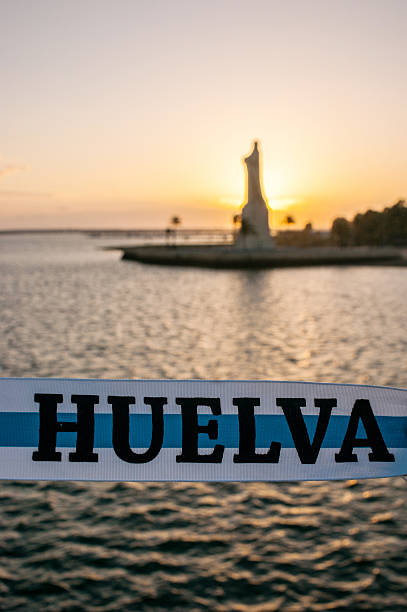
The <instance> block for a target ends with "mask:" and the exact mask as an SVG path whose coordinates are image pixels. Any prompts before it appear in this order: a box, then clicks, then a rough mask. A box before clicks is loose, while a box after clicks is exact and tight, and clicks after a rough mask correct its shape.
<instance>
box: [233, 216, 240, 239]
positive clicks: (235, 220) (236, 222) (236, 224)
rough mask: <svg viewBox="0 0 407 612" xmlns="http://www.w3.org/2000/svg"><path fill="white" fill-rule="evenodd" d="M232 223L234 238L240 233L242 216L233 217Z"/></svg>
mask: <svg viewBox="0 0 407 612" xmlns="http://www.w3.org/2000/svg"><path fill="white" fill-rule="evenodd" d="M232 223H233V234H234V236H236V234H237V232H238V227H239V225H240V224H241V223H242V215H239V214H236V215H233V217H232Z"/></svg>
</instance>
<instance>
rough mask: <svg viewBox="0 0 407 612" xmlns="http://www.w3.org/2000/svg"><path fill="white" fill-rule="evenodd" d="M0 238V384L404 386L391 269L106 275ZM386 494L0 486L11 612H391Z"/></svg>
mask: <svg viewBox="0 0 407 612" xmlns="http://www.w3.org/2000/svg"><path fill="white" fill-rule="evenodd" d="M101 244H102V243H101V242H100V241H95V240H90V239H88V238H86V237H84V236H80V235H63V234H61V235H51V236H30V235H26V236H2V237H0V279H1V280H0V282H1V292H0V313H1V317H0V375H1V376H55V377H58V376H61V377H62V376H64V377H65V376H67V377H89V378H98V377H101V378H102V377H104V378H115V377H118V378H209V379H217V378H218V379H222V378H250V379H277V380H278V379H288V380H314V381H318V382H325V381H328V382H349V383H362V384H376V385H391V386H398V387H407V362H406V360H405V358H404V356H405V354H406V349H407V338H406V334H405V329H406V326H407V309H406V306H405V297H406V295H407V275H406V273H405V269H403V268H391V267H383V268H380V267H372V268H368V267H352V268H351V267H349V268H346V267H344V268H340V267H330V268H329V267H326V268H324V267H321V268H309V269H307V268H304V269H291V270H290V269H286V270H263V271H250V270H249V271H247V270H246V271H236V270H235V271H233V270H226V271H222V270H199V269H192V268H191V269H187V268H185V269H183V268H174V269H172V268H160V267H158V266H143V265H140V264H137V263H134V262H121V261H120V259H119V254H118V253H117V252H113V251H102V250H98V248H99V247H100V246H101ZM406 496H407V483H406V482H404V481H403V480H402V479H400V478H396V479H385V480H376V481H374V480H372V481H359V482H356V481H347V482H322V483H295V484H290V483H285V484H272V483H270V484H268V483H261V484H259V483H246V484H239V483H230V484H217V483H212V484H207V483H196V484H191V483H188V484H184V483H174V484H171V483H164V484H161V483H160V484H144V483H140V484H139V483H120V484H117V483H113V484H112V483H21V482H20V483H17V482H15V483H14V482H12V483H9V482H3V483H0V498H1V503H0V528H1V538H0V606H1V607H2V608H3V609H7V610H27V609H30V610H52V611H54V610H70V611H71V610H82V609H86V610H92V611H93V610H95V611H96V610H98V611H99V610H167V609H169V608H172V609H176V610H181V609H182V610H184V609H187V610H206V609H212V610H241V611H246V610H247V611H248V610H267V611H269V610H282V609H283V610H293V611H295V610H305V609H306V610H329V609H333V610H381V611H383V610H406V609H407V603H406V596H405V591H406V586H407V577H406V576H407V555H406V552H407V551H406V537H405V536H406V534H407V526H406V520H405V517H406V501H405V500H406Z"/></svg>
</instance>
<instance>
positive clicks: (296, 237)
mask: <svg viewBox="0 0 407 612" xmlns="http://www.w3.org/2000/svg"><path fill="white" fill-rule="evenodd" d="M286 223H287V221H286ZM275 242H276V244H277V246H297V247H311V246H339V247H346V246H376V247H377V246H394V247H403V246H407V207H406V202H405V200H399V201H398V202H396V204H394V205H393V206H388V207H386V208H385V209H384V210H382V211H381V212H379V211H376V210H368V211H366V212H365V213H358V214H357V215H355V217H354V218H353V220H352V221H348V220H347V219H345V218H344V217H337V218H336V219H335V220H334V222H333V223H332V227H331V230H330V232H316V231H314V230H313V229H312V225H311V223H307V225H306V226H305V228H304V229H303V230H280V231H279V232H278V233H277V236H276V237H275Z"/></svg>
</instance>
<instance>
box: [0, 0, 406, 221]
mask: <svg viewBox="0 0 407 612" xmlns="http://www.w3.org/2000/svg"><path fill="white" fill-rule="evenodd" d="M406 30H407V0H341V1H337V0H298V1H297V0H284V1H283V0H278V1H273V0H265V1H262V0H250V2H249V1H248V0H245V1H241V0H216V1H215V0H202V1H201V0H185V1H183V0H147V1H144V0H69V1H65V0H0V229H8V228H16V229H19V228H42V227H44V228H56V227H61V228H63V227H78V228H79V227H116V228H126V227H131V228H135V227H165V226H166V225H167V223H168V219H169V218H170V217H171V216H172V215H173V214H178V215H180V216H181V218H182V220H183V225H184V226H186V227H200V226H212V227H217V226H229V225H230V224H231V218H232V216H233V214H234V213H235V212H237V210H238V208H239V205H240V204H242V203H243V198H244V179H245V175H244V169H243V165H242V157H243V156H244V155H245V154H247V153H248V152H249V151H250V147H251V142H252V140H253V139H254V138H258V139H259V140H260V142H261V148H262V151H263V161H264V190H265V195H266V196H267V198H268V200H269V203H270V207H271V208H272V209H274V213H273V214H272V224H273V227H275V228H278V227H281V225H280V223H281V220H282V218H283V216H284V214H287V213H289V214H292V215H293V216H294V217H295V219H296V220H297V221H298V226H299V227H301V226H302V225H304V223H306V222H307V221H312V222H313V225H314V226H315V227H319V228H326V227H329V225H330V223H331V221H332V219H333V218H334V217H336V216H339V215H342V216H347V217H348V218H351V217H352V216H353V215H354V214H355V213H356V212H358V211H363V210H366V209H367V208H369V207H371V208H376V209H380V208H382V207H383V206H385V205H388V204H392V203H394V202H395V201H396V200H397V199H400V198H403V197H404V198H407V113H406V100H407V36H406Z"/></svg>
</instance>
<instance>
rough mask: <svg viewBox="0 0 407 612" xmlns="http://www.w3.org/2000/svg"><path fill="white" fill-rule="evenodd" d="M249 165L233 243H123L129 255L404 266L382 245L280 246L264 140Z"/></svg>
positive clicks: (226, 263)
mask: <svg viewBox="0 0 407 612" xmlns="http://www.w3.org/2000/svg"><path fill="white" fill-rule="evenodd" d="M243 161H244V164H245V166H246V193H247V202H246V203H245V204H244V205H243V207H242V212H241V225H240V228H239V231H238V232H237V233H236V235H235V238H234V242H233V243H223V244H204V245H202V244H199V245H198V244H196V245H191V244H189V245H185V244H171V245H169V244H167V245H161V244H160V245H143V246H129V247H118V248H120V249H121V250H122V251H123V257H122V258H123V259H128V260H135V261H139V262H143V263H150V264H160V265H170V266H174V265H175V266H200V267H206V268H277V267H293V266H310V265H350V264H386V263H387V264H395V265H403V260H402V257H401V255H400V251H399V250H397V249H393V248H382V247H377V248H376V247H344V248H341V247H332V246H329V247H311V248H299V247H284V248H277V247H275V245H274V242H273V238H272V236H271V234H270V227H269V208H268V206H267V202H266V199H265V197H264V195H263V188H262V163H261V152H260V149H259V143H258V141H254V143H253V150H252V151H251V153H250V154H249V155H248V156H247V157H245V158H244V159H243Z"/></svg>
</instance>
